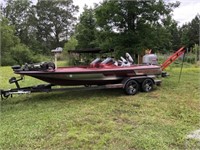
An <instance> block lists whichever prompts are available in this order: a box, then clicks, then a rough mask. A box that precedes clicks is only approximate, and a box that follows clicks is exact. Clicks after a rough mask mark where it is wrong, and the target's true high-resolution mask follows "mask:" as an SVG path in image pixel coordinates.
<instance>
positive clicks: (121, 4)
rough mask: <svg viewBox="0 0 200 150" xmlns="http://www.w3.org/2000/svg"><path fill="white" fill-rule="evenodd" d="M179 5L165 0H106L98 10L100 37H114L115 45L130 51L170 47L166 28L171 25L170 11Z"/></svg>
mask: <svg viewBox="0 0 200 150" xmlns="http://www.w3.org/2000/svg"><path fill="white" fill-rule="evenodd" d="M178 5H179V3H169V4H166V3H165V2H164V1H162V0H159V1H156V0H151V1H138V0H136V1H121V0H119V1H104V2H103V3H102V4H101V5H100V6H99V7H97V8H96V19H97V24H98V25H99V27H100V31H101V32H100V34H107V35H109V36H112V40H113V43H115V44H117V45H116V46H119V47H120V48H123V49H126V50H127V51H130V50H131V51H133V50H134V51H136V52H139V51H140V50H143V49H145V48H149V47H151V48H157V49H159V48H163V47H166V48H171V47H170V46H171V45H170V44H171V43H170V41H169V39H170V34H169V32H168V31H167V29H166V28H167V27H168V26H170V25H171V24H169V23H171V22H172V19H171V17H170V16H171V12H172V10H173V8H175V7H177V6H178ZM102 36H103V35H102ZM160 37H161V38H160ZM105 41H107V39H106V38H105ZM120 51H121V50H120Z"/></svg>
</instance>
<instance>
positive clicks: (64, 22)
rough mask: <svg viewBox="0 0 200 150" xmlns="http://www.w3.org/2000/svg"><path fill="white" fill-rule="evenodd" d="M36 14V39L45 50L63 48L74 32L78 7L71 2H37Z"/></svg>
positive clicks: (41, 0)
mask: <svg viewBox="0 0 200 150" xmlns="http://www.w3.org/2000/svg"><path fill="white" fill-rule="evenodd" d="M35 9H36V12H37V16H36V18H37V39H38V40H40V41H41V43H42V44H43V45H44V47H45V48H47V49H52V48H54V47H59V46H61V47H63V46H64V43H65V42H66V40H67V39H68V38H69V37H70V35H71V34H72V32H73V30H74V26H75V21H76V17H75V16H74V14H75V13H76V12H77V11H78V7H77V6H74V5H73V1H72V0H65V1H44V0H39V1H38V3H37V5H36V6H35Z"/></svg>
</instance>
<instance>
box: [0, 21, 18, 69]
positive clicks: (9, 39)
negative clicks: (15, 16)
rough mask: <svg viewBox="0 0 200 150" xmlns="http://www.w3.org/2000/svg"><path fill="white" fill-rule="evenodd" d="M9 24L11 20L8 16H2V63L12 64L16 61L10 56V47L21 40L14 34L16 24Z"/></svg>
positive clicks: (0, 27)
mask: <svg viewBox="0 0 200 150" xmlns="http://www.w3.org/2000/svg"><path fill="white" fill-rule="evenodd" d="M8 24H9V21H8V20H7V19H6V18H4V17H3V18H1V26H0V31H1V65H10V64H12V63H13V62H14V61H13V60H12V58H11V57H10V49H11V48H12V47H14V46H15V45H16V44H18V43H19V42H20V40H19V38H18V37H17V36H15V35H14V33H15V29H14V26H10V25H8Z"/></svg>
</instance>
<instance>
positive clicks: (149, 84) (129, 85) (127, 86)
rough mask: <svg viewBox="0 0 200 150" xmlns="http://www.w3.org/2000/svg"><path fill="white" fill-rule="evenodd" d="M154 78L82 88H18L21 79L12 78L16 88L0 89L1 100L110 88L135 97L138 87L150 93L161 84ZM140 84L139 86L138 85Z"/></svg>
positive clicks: (10, 81) (136, 78)
mask: <svg viewBox="0 0 200 150" xmlns="http://www.w3.org/2000/svg"><path fill="white" fill-rule="evenodd" d="M155 78H156V76H154V75H153V76H139V77H130V78H125V79H124V80H123V81H122V82H121V83H119V84H107V85H84V86H74V87H64V88H60V87H56V85H53V84H39V85H36V86H28V87H20V85H19V81H21V80H23V77H21V78H19V79H17V78H16V77H12V78H10V79H9V83H10V84H13V83H14V84H15V85H16V88H14V89H9V90H2V89H0V94H1V99H2V100H4V99H7V98H9V97H13V95H15V94H18V95H21V94H31V93H39V92H46V93H49V92H55V91H66V90H70V91H80V90H99V89H112V88H122V89H124V91H125V93H126V94H127V95H135V94H136V93H137V92H138V90H139V89H140V86H142V90H143V91H144V92H150V91H151V90H152V89H153V86H154V85H157V86H159V85H160V84H161V80H157V79H156V80H155ZM139 83H141V84H139Z"/></svg>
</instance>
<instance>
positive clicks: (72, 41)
mask: <svg viewBox="0 0 200 150" xmlns="http://www.w3.org/2000/svg"><path fill="white" fill-rule="evenodd" d="M77 45H78V41H77V39H76V38H75V37H74V36H72V37H71V38H70V39H69V41H67V42H66V43H65V46H64V51H68V50H74V49H75V48H76V46H77Z"/></svg>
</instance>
